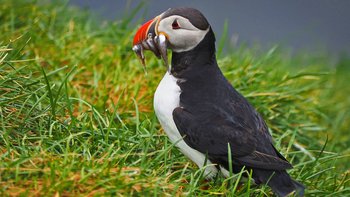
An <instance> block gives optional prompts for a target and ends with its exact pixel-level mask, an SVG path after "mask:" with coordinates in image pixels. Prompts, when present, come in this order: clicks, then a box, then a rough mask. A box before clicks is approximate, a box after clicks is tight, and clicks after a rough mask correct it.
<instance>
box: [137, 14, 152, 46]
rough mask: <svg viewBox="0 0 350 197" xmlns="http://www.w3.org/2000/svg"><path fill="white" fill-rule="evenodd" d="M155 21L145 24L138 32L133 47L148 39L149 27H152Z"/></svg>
mask: <svg viewBox="0 0 350 197" xmlns="http://www.w3.org/2000/svg"><path fill="white" fill-rule="evenodd" d="M153 21H154V19H152V20H149V21H147V22H146V23H145V24H143V25H142V26H141V27H140V29H139V30H137V32H136V34H135V37H134V42H133V45H137V44H139V43H141V42H142V41H144V40H146V39H147V36H148V35H147V32H148V29H149V27H150V26H151V24H152V22H153Z"/></svg>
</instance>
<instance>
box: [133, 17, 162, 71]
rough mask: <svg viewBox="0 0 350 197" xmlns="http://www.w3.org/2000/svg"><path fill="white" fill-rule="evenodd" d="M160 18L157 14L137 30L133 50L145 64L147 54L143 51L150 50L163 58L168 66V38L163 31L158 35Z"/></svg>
mask: <svg viewBox="0 0 350 197" xmlns="http://www.w3.org/2000/svg"><path fill="white" fill-rule="evenodd" d="M159 20H160V16H157V17H155V18H154V19H152V20H149V21H147V22H146V23H145V24H143V25H142V26H141V27H140V28H139V29H138V30H137V32H136V34H135V36H134V41H133V47H132V50H133V51H134V52H135V53H136V55H137V57H138V58H139V59H140V60H141V63H142V65H144V66H145V56H144V53H143V52H144V50H150V51H152V52H153V53H154V54H155V55H156V56H157V57H158V58H162V59H163V60H164V63H165V65H166V66H167V67H168V56H167V38H166V37H165V35H164V34H162V33H160V34H159V35H158V32H157V25H158V23H159Z"/></svg>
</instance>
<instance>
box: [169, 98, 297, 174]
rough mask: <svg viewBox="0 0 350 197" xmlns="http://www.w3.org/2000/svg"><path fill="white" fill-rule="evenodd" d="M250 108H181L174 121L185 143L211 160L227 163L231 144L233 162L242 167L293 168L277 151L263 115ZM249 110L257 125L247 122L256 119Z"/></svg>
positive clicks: (208, 106) (204, 105)
mask: <svg viewBox="0 0 350 197" xmlns="http://www.w3.org/2000/svg"><path fill="white" fill-rule="evenodd" d="M240 104H242V103H240ZM246 104H247V106H244V105H240V106H234V109H230V107H231V108H232V107H233V106H232V105H231V106H229V107H228V108H226V109H222V108H220V107H215V105H212V104H203V103H202V104H200V105H201V107H198V106H197V107H194V108H195V109H196V110H193V111H191V109H194V108H192V107H191V108H188V109H186V108H182V107H178V108H176V109H175V110H174V111H173V117H174V121H175V124H176V126H177V128H178V130H179V132H180V133H181V135H182V136H183V137H184V140H185V142H186V143H187V144H188V145H189V146H190V147H192V148H194V149H196V150H198V151H200V152H202V153H204V154H208V156H209V157H212V158H221V160H225V161H227V157H228V144H229V145H230V149H231V155H232V158H233V161H234V162H235V163H236V164H238V165H246V166H249V167H256V168H262V169H273V170H284V169H288V168H292V166H291V164H290V163H288V161H286V159H285V158H284V157H283V156H282V155H280V154H279V153H278V152H277V151H276V149H275V148H274V147H273V145H272V140H271V136H270V135H269V134H268V132H267V126H266V124H265V122H264V121H263V120H262V118H261V117H260V115H259V114H258V113H256V112H255V110H253V109H252V108H251V107H250V105H249V104H248V103H246ZM242 107H243V108H246V109H241V108H242ZM231 110H235V111H236V112H237V111H240V110H242V113H240V114H239V113H238V114H236V115H235V116H233V115H232V113H228V112H227V111H231ZM245 110H248V115H251V114H252V113H255V115H256V117H255V119H254V121H250V122H247V120H251V119H252V118H251V117H246V115H247V112H245ZM249 110H250V111H249ZM254 122H255V123H256V124H254ZM259 130H260V131H259Z"/></svg>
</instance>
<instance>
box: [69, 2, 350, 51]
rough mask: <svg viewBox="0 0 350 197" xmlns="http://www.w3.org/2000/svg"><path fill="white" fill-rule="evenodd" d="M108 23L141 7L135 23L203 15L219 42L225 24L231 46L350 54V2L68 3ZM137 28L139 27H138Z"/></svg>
mask: <svg viewBox="0 0 350 197" xmlns="http://www.w3.org/2000/svg"><path fill="white" fill-rule="evenodd" d="M69 3H70V4H71V5H76V6H79V7H82V8H84V9H89V10H91V11H92V12H93V13H96V14H97V15H100V18H102V19H106V20H118V19H121V18H122V17H123V16H124V15H125V14H127V13H128V12H131V11H132V10H133V9H135V7H137V6H138V5H139V4H140V3H143V4H144V6H143V7H142V9H141V11H140V12H139V13H138V15H137V16H136V19H139V18H142V19H143V22H144V21H145V20H148V19H151V18H153V17H154V16H156V15H158V14H160V13H162V12H163V11H165V10H166V9H168V8H170V7H179V6H186V7H194V8H197V9H199V10H200V11H202V13H203V14H204V15H205V16H206V17H207V19H208V21H209V23H210V24H211V25H212V27H213V29H214V31H215V32H216V35H217V39H219V38H220V36H221V34H222V32H223V29H224V23H225V20H227V22H228V25H229V26H228V27H229V28H228V38H229V41H230V42H229V43H227V44H228V45H230V46H233V47H235V46H237V45H239V44H242V43H245V44H248V45H250V46H251V45H253V44H259V45H260V46H261V47H262V48H268V47H271V46H272V45H274V44H279V45H282V46H283V47H284V48H287V49H291V50H292V51H294V52H297V53H301V52H304V51H307V52H313V53H316V54H317V53H329V54H330V55H338V54H347V55H349V54H350V0H290V1H280V0H220V1H219V0H217V1H213V0H211V1H209V0H193V1H188V0H176V1H164V0H149V1H140V0H133V1H132V0H71V1H70V2H69ZM139 22H140V21H139ZM135 25H139V24H136V23H135Z"/></svg>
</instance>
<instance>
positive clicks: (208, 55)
mask: <svg viewBox="0 0 350 197" xmlns="http://www.w3.org/2000/svg"><path fill="white" fill-rule="evenodd" d="M214 62H216V58H215V36H214V33H213V31H212V29H211V28H210V29H209V31H208V33H207V34H206V35H205V37H204V38H203V40H202V41H201V42H200V43H199V44H198V45H197V46H196V47H195V48H193V49H192V50H189V51H184V52H173V53H172V59H171V74H172V75H174V76H175V77H180V78H181V76H182V75H185V74H186V72H187V71H189V70H192V69H201V67H204V66H211V65H216V64H215V63H214ZM196 67H198V68H196Z"/></svg>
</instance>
